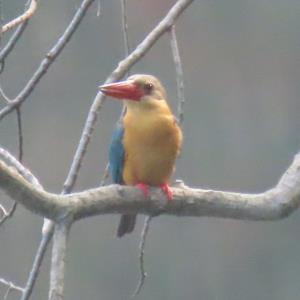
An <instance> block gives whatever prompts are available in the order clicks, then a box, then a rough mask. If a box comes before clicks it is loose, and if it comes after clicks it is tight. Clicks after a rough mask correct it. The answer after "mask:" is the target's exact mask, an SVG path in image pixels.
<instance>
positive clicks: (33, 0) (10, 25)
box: [2, 0, 37, 33]
mask: <svg viewBox="0 0 300 300" xmlns="http://www.w3.org/2000/svg"><path fill="white" fill-rule="evenodd" d="M36 9H37V1H36V0H31V2H30V5H29V7H28V9H27V10H26V11H25V12H24V13H23V14H22V15H20V16H19V17H17V18H15V19H13V20H12V21H10V22H8V23H7V24H5V25H4V26H2V33H4V32H6V31H8V30H10V29H12V28H14V27H16V26H18V25H19V24H21V23H24V22H25V21H27V20H28V19H30V18H31V17H32V16H33V15H34V13H35V11H36Z"/></svg>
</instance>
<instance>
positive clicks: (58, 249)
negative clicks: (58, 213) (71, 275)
mask: <svg viewBox="0 0 300 300" xmlns="http://www.w3.org/2000/svg"><path fill="white" fill-rule="evenodd" d="M69 229H70V220H67V219H65V220H63V221H62V222H60V223H58V224H56V225H55V230H54V237H53V247H52V260H51V274H50V289H49V298H48V299H49V300H62V299H63V298H64V297H63V295H64V285H65V258H66V251H67V239H68V233H69Z"/></svg>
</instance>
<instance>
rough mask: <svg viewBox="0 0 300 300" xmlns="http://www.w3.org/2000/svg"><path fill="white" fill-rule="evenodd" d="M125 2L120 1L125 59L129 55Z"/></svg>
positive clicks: (124, 0) (123, 0)
mask: <svg viewBox="0 0 300 300" xmlns="http://www.w3.org/2000/svg"><path fill="white" fill-rule="evenodd" d="M126 1H127V0H121V7H122V30H123V41H124V49H125V57H127V56H128V55H129V51H130V48H129V39H128V23H127V12H126Z"/></svg>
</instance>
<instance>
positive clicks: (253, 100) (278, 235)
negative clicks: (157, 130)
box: [0, 0, 300, 300]
mask: <svg viewBox="0 0 300 300" xmlns="http://www.w3.org/2000/svg"><path fill="white" fill-rule="evenodd" d="M23 2H24V1H22V3H21V4H20V0H9V1H3V10H4V11H3V16H4V19H5V20H9V19H11V18H12V17H13V16H15V15H17V14H19V13H20V12H21V11H22V10H23ZM96 2H97V1H96ZM173 3H174V1H170V0H168V1H158V0H155V1H154V0H153V1H149V0H148V1H146V0H130V1H128V22H129V35H130V36H129V39H130V45H131V47H134V46H135V45H137V43H139V42H140V41H141V40H142V39H143V38H144V37H145V35H146V34H147V33H148V32H149V30H151V29H152V28H153V26H154V25H155V24H156V23H157V22H158V21H159V20H160V19H161V18H162V16H164V14H165V13H166V12H167V11H168V9H169V8H170V7H171V6H172V4H173ZM79 4H80V1H79V0H72V1H71V0H69V1H66V0H65V1H61V0H52V1H40V2H39V8H38V11H37V13H36V15H35V16H34V18H33V19H32V21H31V22H30V25H29V27H28V28H27V30H26V32H25V34H24V36H23V37H22V40H21V42H20V43H19V44H18V46H17V47H16V49H15V50H14V52H13V53H12V54H11V55H10V56H9V58H8V59H7V61H6V63H5V69H4V72H3V73H2V74H1V84H2V86H3V88H4V90H5V91H6V93H7V94H8V96H9V97H12V98H13V97H14V96H16V95H17V93H18V92H19V91H20V90H21V89H22V87H23V86H24V84H25V83H26V82H27V81H28V79H29V78H30V76H31V74H32V73H33V71H34V70H35V69H36V68H37V66H38V64H39V63H40V61H41V59H42V58H43V57H44V55H45V54H46V52H47V50H49V49H50V47H51V46H52V45H53V44H54V43H55V41H56V40H57V38H58V37H59V36H60V34H61V33H62V32H63V30H64V29H65V27H66V25H67V24H68V22H69V21H70V19H71V17H72V16H73V14H74V12H75V11H76V9H77V8H78V6H79ZM96 4H97V3H95V4H94V5H93V6H92V7H91V9H90V10H89V12H88V14H87V16H86V17H85V19H84V21H83V23H82V25H81V26H80V28H79V29H78V31H77V32H76V34H75V36H74V37H73V39H72V40H71V42H70V43H69V44H68V46H67V47H66V48H65V50H64V51H63V53H62V54H61V56H59V58H58V59H57V60H56V62H55V63H54V65H53V66H52V67H51V68H50V70H49V71H48V74H46V76H45V77H44V78H43V80H42V81H41V82H40V83H39V85H38V87H37V88H36V89H35V91H34V92H33V94H32V95H31V96H30V98H29V99H28V100H27V101H26V104H25V105H23V106H22V113H23V119H24V124H23V125H24V152H25V158H24V164H25V165H26V166H28V167H29V168H30V169H31V170H32V171H33V173H34V174H35V175H36V176H37V177H38V178H39V180H40V181H41V183H42V184H43V185H44V187H45V188H46V189H47V190H49V191H51V192H55V193H59V192H60V191H61V189H62V185H63V182H64V179H65V178H66V175H67V173H68V170H69V167H70V163H71V161H72V158H73V155H74V151H75V149H76V146H77V143H78V141H79V137H80V135H81V131H82V128H83V124H84V121H85V118H86V116H87V113H88V110H89V107H90V105H91V103H92V101H93V98H94V96H95V94H96V92H97V86H98V85H99V84H101V83H102V82H103V81H104V80H105V78H106V77H107V76H108V74H109V73H110V72H111V71H112V70H113V69H114V68H115V67H116V65H117V63H118V62H119V60H121V59H122V58H123V57H124V47H123V40H122V30H121V5H120V1H105V0H102V1H101V16H100V17H97V5H96ZM177 33H178V41H179V46H180V52H181V55H182V62H183V66H184V75H185V95H186V105H185V121H184V133H185V135H184V148H183V153H182V156H181V158H180V160H179V162H178V164H177V173H176V178H182V179H183V180H184V181H185V183H186V184H187V185H190V186H197V187H202V188H210V189H219V190H230V191H238V192H251V193H256V192H263V191H264V190H266V189H268V188H270V187H272V186H274V185H275V184H276V182H277V181H278V179H279V178H280V176H281V174H282V173H283V172H284V170H285V169H286V168H287V166H288V165H289V164H290V163H291V161H292V159H293V156H294V154H296V153H297V152H298V150H299V148H300V136H299V132H300V117H299V112H300V101H299V95H300V84H299V78H300V2H299V0H285V1H282V0H227V1H224V0H214V1H209V0H202V1H195V2H194V3H193V4H192V5H191V6H190V7H189V8H188V9H187V11H186V12H185V13H184V14H183V15H182V16H181V17H180V19H179V20H178V22H177ZM5 40H7V37H6V36H5V37H4V40H3V44H4V43H5ZM136 72H139V73H141V72H144V73H150V74H154V75H157V76H158V77H160V78H161V80H162V81H163V83H164V84H165V86H166V88H167V90H168V94H169V98H170V102H171V105H172V106H173V107H174V108H176V101H177V100H176V77H175V74H174V65H173V62H172V57H171V51H170V44H169V39H168V37H167V36H164V37H163V38H162V39H161V40H160V41H159V42H158V43H157V44H156V45H155V46H154V47H153V49H151V51H150V52H149V53H148V54H147V55H146V57H145V58H144V59H143V60H142V61H140V62H139V63H138V64H137V65H135V66H134V68H133V70H132V73H136ZM3 106H4V101H1V105H0V107H3ZM120 110H121V106H120V103H117V102H114V101H106V103H105V105H104V107H103V109H102V111H101V113H100V120H99V121H98V123H97V126H96V130H95V133H94V136H93V138H92V142H91V144H90V145H89V148H88V152H87V155H86V157H85V160H84V164H83V167H82V170H81V172H80V176H79V178H78V183H77V185H76V190H77V191H80V190H83V189H87V188H91V187H96V186H97V185H98V184H99V182H100V179H101V177H102V174H103V170H104V167H105V164H106V161H107V148H108V144H109V141H110V135H111V132H112V130H113V127H114V123H115V121H116V120H117V119H118V116H119V114H120ZM0 138H1V146H3V147H5V148H7V149H9V150H10V151H11V152H12V153H14V154H16V153H17V135H16V117H15V115H14V114H12V115H10V116H8V117H6V118H5V119H4V120H3V121H2V122H1V126H0ZM1 202H2V203H5V204H8V205H9V204H10V203H11V201H10V199H8V198H6V197H5V196H4V195H3V193H1ZM142 220H143V218H142V217H140V218H139V221H138V226H137V228H136V229H137V230H136V231H135V232H134V234H132V235H131V236H128V237H126V238H124V239H121V240H119V239H116V238H115V236H114V232H115V227H116V224H117V222H118V216H116V215H113V216H99V217H93V218H90V219H85V220H83V221H80V222H78V223H76V224H75V225H74V226H73V228H72V231H71V235H70V243H69V251H68V255H67V274H66V299H74V300H75V299H76V300H77V299H78V300H81V299H107V300H112V299H129V298H130V295H131V293H132V292H133V290H134V288H135V285H136V283H137V281H138V243H139V235H140V231H141V227H142V222H143V221H142ZM41 226H42V219H41V218H40V217H37V216H34V215H32V214H31V213H30V212H28V211H26V210H24V209H23V208H22V207H19V208H18V210H17V212H16V215H15V217H14V218H13V220H11V221H9V222H7V223H6V224H5V226H2V227H1V228H0V253H1V255H0V276H3V277H5V278H6V279H9V280H13V281H15V282H16V283H19V284H23V283H24V281H25V280H26V278H27V273H28V271H29V269H30V267H31V263H32V260H33V256H34V253H35V251H36V249H37V246H38V243H39V240H40V237H41V233H40V231H41ZM299 226H300V215H299V212H296V213H294V214H293V215H292V216H291V217H289V218H288V219H286V220H282V221H278V222H250V221H235V220H223V219H213V218H201V219H200V218H177V217H166V216H161V217H159V218H156V219H154V221H153V223H152V226H151V231H150V234H149V237H148V241H147V247H146V268H147V272H148V274H149V277H148V279H147V282H146V285H145V288H144V290H143V291H142V293H141V295H140V296H138V297H137V299H145V300H150V299H151V300H152V299H165V300H166V299H172V300H181V299H188V300H194V299H204V300H241V299H243V300H250V299H251V300H253V299H264V300H265V299H272V300H282V299H289V300H294V299H299V296H300V284H299V277H300V236H299V229H298V228H299ZM49 253H50V251H48V253H47V258H46V261H45V263H44V264H43V267H42V270H41V275H40V277H39V279H38V282H37V288H36V289H35V291H34V296H33V299H45V297H47V290H48V281H49V274H48V271H49V258H50V255H49ZM4 291H5V290H4V288H3V287H2V286H0V296H1V297H3V294H4ZM18 296H19V295H18V294H17V293H13V294H11V295H10V299H18Z"/></svg>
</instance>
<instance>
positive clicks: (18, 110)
mask: <svg viewBox="0 0 300 300" xmlns="http://www.w3.org/2000/svg"><path fill="white" fill-rule="evenodd" d="M16 112H17V123H18V137H19V138H18V141H19V143H18V146H19V155H18V158H19V161H20V162H22V160H23V153H24V150H23V130H22V115H21V108H20V107H17V109H16Z"/></svg>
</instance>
